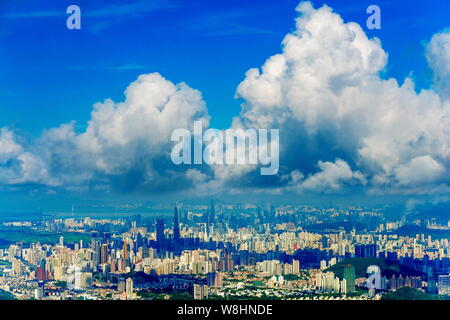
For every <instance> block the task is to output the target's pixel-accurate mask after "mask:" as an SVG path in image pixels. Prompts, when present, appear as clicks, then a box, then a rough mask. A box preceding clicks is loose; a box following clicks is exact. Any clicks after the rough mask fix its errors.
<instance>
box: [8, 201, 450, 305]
mask: <svg viewBox="0 0 450 320" xmlns="http://www.w3.org/2000/svg"><path fill="white" fill-rule="evenodd" d="M227 210H228V211H227ZM355 217H356V218H355ZM342 218H345V219H359V220H358V221H368V224H373V227H372V228H369V229H366V230H362V231H361V230H359V231H356V230H355V229H351V230H346V229H345V228H342V227H337V228H336V227H333V226H331V227H329V226H328V225H327V222H328V220H326V219H338V220H339V219H342ZM320 219H322V220H320ZM308 226H315V229H314V228H313V227H308ZM401 226H402V222H395V221H394V222H392V221H387V220H385V219H384V218H383V217H382V216H381V215H380V213H379V212H370V211H363V210H356V209H352V210H344V211H337V210H322V211H317V209H314V208H311V207H305V208H302V209H301V210H299V209H298V208H292V207H289V206H286V207H283V206H280V207H275V206H270V207H269V208H267V209H265V210H263V209H260V208H259V207H253V206H249V207H247V206H244V207H231V208H229V207H226V206H223V207H222V208H221V209H220V210H217V209H216V207H215V205H214V203H212V204H211V205H210V206H209V207H207V208H206V209H205V210H204V211H203V213H202V212H199V211H198V210H188V209H184V210H182V209H180V208H179V207H178V206H177V207H176V208H175V210H174V212H173V216H172V218H171V219H167V218H164V217H158V218H156V219H153V218H151V219H147V220H145V219H142V217H141V216H133V217H128V218H105V219H93V218H72V217H71V218H67V219H50V220H43V221H38V222H33V221H30V222H26V223H23V222H22V223H20V224H17V223H16V224H14V223H12V222H8V227H14V228H28V229H30V230H31V229H32V230H34V231H39V230H46V231H52V232H55V233H58V232H71V233H73V234H76V233H80V234H84V235H85V234H90V239H89V241H86V240H79V241H71V242H67V241H65V239H64V237H61V238H60V239H59V241H58V242H56V243H39V242H35V243H31V244H28V243H15V244H12V245H9V246H8V247H7V248H4V249H0V261H4V262H5V263H7V264H8V265H7V266H6V267H4V266H3V269H2V270H0V271H1V272H2V276H1V277H0V289H3V290H5V291H8V292H11V293H12V294H14V295H15V296H16V297H17V298H20V299H30V298H34V299H71V298H72V299H75V298H80V297H81V298H85V299H142V298H145V297H148V295H150V296H151V295H158V294H164V295H166V296H169V297H170V294H171V292H184V293H186V294H189V295H190V296H191V297H193V298H195V299H206V298H210V297H222V298H225V297H227V296H228V297H229V296H236V297H249V296H251V295H252V296H253V295H254V297H265V298H267V295H273V297H274V298H299V297H300V298H302V299H303V298H309V297H311V296H321V295H323V294H328V293H333V294H335V295H337V296H340V297H343V298H345V297H349V298H350V296H352V294H355V293H357V292H359V291H358V288H360V289H364V279H358V278H364V276H362V277H361V275H359V276H357V274H356V272H355V268H354V266H352V265H351V264H349V265H345V266H344V268H343V272H342V274H340V275H339V276H338V275H337V274H336V273H335V272H332V271H330V270H329V268H330V267H332V266H334V265H335V264H337V263H345V261H346V260H348V259H350V258H362V259H364V258H378V259H383V260H386V261H390V262H392V263H398V264H401V265H403V266H405V267H407V269H408V270H413V271H414V272H415V274H414V275H411V274H402V273H401V272H400V273H394V274H391V275H388V276H386V275H383V276H382V277H381V287H380V290H381V291H389V290H397V289H398V288H401V287H404V286H408V287H412V288H416V289H419V290H424V291H428V292H430V293H436V294H437V293H439V294H449V292H450V280H449V277H450V276H449V274H450V245H449V241H448V239H446V238H440V239H434V238H432V237H431V236H428V235H424V234H418V235H414V236H400V235H398V234H397V233H396V232H395V230H397V229H398V228H399V227H401ZM434 226H435V225H434ZM435 227H436V226H435ZM249 288H252V289H251V290H250V289H249ZM249 290H250V291H249ZM252 290H253V291H252ZM244 292H245V294H243V293H244ZM361 292H363V290H362V291H361ZM146 294H147V295H146ZM361 295H364V293H361Z"/></svg>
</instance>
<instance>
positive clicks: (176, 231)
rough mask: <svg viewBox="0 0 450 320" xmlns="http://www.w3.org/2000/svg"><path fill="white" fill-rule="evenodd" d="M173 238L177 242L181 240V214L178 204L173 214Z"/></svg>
mask: <svg viewBox="0 0 450 320" xmlns="http://www.w3.org/2000/svg"><path fill="white" fill-rule="evenodd" d="M173 240H174V241H175V243H179V242H180V216H179V212H178V207H177V206H175V212H174V214H173Z"/></svg>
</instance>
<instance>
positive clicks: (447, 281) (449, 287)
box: [437, 275, 450, 295]
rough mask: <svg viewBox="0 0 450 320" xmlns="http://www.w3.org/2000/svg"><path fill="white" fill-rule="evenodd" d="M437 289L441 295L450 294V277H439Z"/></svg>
mask: <svg viewBox="0 0 450 320" xmlns="http://www.w3.org/2000/svg"><path fill="white" fill-rule="evenodd" d="M437 288H438V293H439V294H446V295H448V294H450V275H440V276H438V283H437Z"/></svg>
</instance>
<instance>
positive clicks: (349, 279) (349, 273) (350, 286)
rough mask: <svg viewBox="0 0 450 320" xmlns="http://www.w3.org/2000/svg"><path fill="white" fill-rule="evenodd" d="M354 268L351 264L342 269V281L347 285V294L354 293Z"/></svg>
mask: <svg viewBox="0 0 450 320" xmlns="http://www.w3.org/2000/svg"><path fill="white" fill-rule="evenodd" d="M355 278H356V275H355V267H353V266H352V265H351V264H348V265H346V266H345V267H344V279H345V282H346V285H347V290H346V292H347V293H351V292H354V291H355Z"/></svg>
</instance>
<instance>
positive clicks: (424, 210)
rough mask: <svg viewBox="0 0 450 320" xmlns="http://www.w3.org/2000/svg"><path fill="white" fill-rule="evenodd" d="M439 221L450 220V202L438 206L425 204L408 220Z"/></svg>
mask: <svg viewBox="0 0 450 320" xmlns="http://www.w3.org/2000/svg"><path fill="white" fill-rule="evenodd" d="M411 218H412V219H427V218H428V219H432V218H435V219H438V220H441V221H444V222H445V221H448V220H450V201H447V202H440V203H437V204H429V203H428V204H423V205H420V206H418V207H416V208H415V209H414V213H413V214H412V215H410V216H408V219H411Z"/></svg>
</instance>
